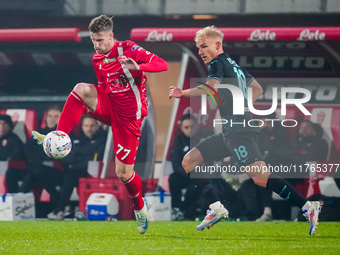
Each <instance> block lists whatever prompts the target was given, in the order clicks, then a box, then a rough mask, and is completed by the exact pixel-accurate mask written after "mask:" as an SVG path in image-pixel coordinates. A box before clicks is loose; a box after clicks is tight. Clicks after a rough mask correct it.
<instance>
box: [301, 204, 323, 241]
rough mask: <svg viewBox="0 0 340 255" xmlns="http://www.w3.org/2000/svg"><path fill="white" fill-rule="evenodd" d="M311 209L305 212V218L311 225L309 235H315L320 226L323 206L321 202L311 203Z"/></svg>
mask: <svg viewBox="0 0 340 255" xmlns="http://www.w3.org/2000/svg"><path fill="white" fill-rule="evenodd" d="M309 203H310V207H309V209H308V210H304V212H303V216H305V218H306V219H307V222H308V224H309V234H310V235H313V234H314V233H315V230H316V229H317V227H318V224H319V213H320V212H321V204H320V202H319V201H313V202H309Z"/></svg>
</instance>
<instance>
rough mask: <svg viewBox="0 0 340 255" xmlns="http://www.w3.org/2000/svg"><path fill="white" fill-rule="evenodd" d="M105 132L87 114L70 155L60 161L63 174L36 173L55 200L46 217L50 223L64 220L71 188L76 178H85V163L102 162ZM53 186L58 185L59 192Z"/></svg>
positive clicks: (57, 172) (50, 172)
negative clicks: (51, 209) (55, 203)
mask: <svg viewBox="0 0 340 255" xmlns="http://www.w3.org/2000/svg"><path fill="white" fill-rule="evenodd" d="M106 136H107V134H106V132H105V131H104V129H103V128H102V127H100V126H99V123H98V122H97V120H95V119H94V118H92V117H91V116H90V115H84V116H83V117H82V125H81V132H80V134H79V136H78V137H77V138H75V139H73V142H72V150H71V152H70V154H69V155H68V156H67V157H65V158H63V159H61V160H60V161H61V163H62V164H63V166H64V167H65V170H64V171H55V170H53V171H49V173H48V174H46V173H45V172H41V173H36V175H37V178H38V180H39V181H40V182H41V183H42V184H43V187H44V188H45V189H46V190H47V191H48V192H49V194H50V196H51V198H53V199H54V200H56V201H57V205H56V207H55V209H54V210H53V212H51V213H49V214H48V215H47V218H48V219H50V220H63V219H64V217H65V215H64V210H65V207H66V206H67V205H68V204H69V202H70V197H71V195H72V192H73V189H74V188H75V187H77V186H78V179H79V178H84V177H88V176H89V174H88V172H87V165H88V161H91V160H102V159H103V155H104V149H105V143H106ZM56 186H61V188H60V192H58V190H57V189H56Z"/></svg>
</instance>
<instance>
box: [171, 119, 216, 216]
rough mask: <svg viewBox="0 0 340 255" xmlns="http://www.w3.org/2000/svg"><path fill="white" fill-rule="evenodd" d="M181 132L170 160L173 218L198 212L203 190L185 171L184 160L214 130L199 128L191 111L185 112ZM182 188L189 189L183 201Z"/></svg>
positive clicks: (173, 147) (174, 143) (176, 139)
mask: <svg viewBox="0 0 340 255" xmlns="http://www.w3.org/2000/svg"><path fill="white" fill-rule="evenodd" d="M180 129H181V134H180V135H178V136H177V137H176V138H175V140H174V142H173V146H172V148H171V154H170V161H171V163H172V168H173V173H172V174H171V175H170V176H169V189H170V193H171V206H172V214H171V218H172V220H184V218H187V219H193V218H194V216H195V212H196V208H197V206H196V204H197V200H198V199H199V197H200V195H201V190H200V188H199V187H198V186H200V185H198V186H196V185H195V184H196V183H195V179H190V177H189V175H187V173H186V172H185V171H184V169H183V166H182V160H183V157H184V155H185V154H186V153H187V152H188V151H189V150H190V149H191V147H193V146H195V145H197V144H198V143H199V142H200V141H201V140H202V139H204V138H206V137H208V136H209V135H211V133H212V132H210V131H207V130H202V129H199V127H198V123H197V119H196V118H195V117H194V116H193V115H192V114H190V113H188V114H184V115H183V116H182V117H181V120H180ZM182 189H187V191H186V193H185V199H184V201H182Z"/></svg>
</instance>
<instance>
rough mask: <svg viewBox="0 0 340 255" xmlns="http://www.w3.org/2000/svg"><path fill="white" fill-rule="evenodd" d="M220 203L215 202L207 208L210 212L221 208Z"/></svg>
mask: <svg viewBox="0 0 340 255" xmlns="http://www.w3.org/2000/svg"><path fill="white" fill-rule="evenodd" d="M221 205H222V204H221V202H220V201H216V202H215V203H212V204H210V205H209V208H210V209H212V210H217V209H220V208H221Z"/></svg>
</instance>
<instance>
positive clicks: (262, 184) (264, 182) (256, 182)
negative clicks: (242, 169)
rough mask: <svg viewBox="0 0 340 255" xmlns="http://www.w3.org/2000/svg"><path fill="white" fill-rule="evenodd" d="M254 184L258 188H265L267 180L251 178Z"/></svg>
mask: <svg viewBox="0 0 340 255" xmlns="http://www.w3.org/2000/svg"><path fill="white" fill-rule="evenodd" d="M252 179H253V181H254V183H255V184H256V185H258V186H260V187H264V188H265V187H266V186H267V178H257V177H253V178H252Z"/></svg>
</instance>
